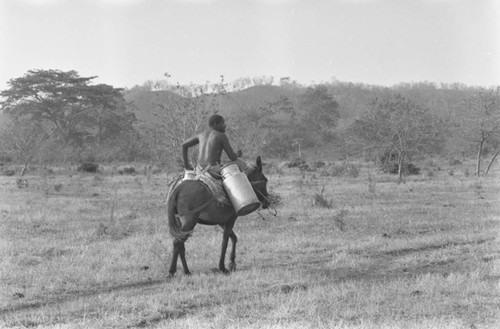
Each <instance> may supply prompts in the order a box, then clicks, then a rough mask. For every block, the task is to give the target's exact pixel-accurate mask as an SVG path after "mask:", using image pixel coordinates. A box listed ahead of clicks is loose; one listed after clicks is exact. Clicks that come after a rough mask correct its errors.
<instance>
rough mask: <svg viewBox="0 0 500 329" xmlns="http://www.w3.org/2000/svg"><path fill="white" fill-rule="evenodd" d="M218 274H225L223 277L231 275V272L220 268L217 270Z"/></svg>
mask: <svg viewBox="0 0 500 329" xmlns="http://www.w3.org/2000/svg"><path fill="white" fill-rule="evenodd" d="M219 272H221V273H222V274H225V275H228V274H231V271H229V270H228V269H227V268H225V267H224V268H220V269H219Z"/></svg>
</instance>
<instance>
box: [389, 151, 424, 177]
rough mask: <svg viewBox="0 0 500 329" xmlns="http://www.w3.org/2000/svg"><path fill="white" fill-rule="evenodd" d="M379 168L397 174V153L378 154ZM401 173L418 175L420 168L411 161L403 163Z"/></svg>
mask: <svg viewBox="0 0 500 329" xmlns="http://www.w3.org/2000/svg"><path fill="white" fill-rule="evenodd" d="M380 169H381V170H382V171H383V172H385V173H389V174H397V173H398V172H399V165H398V159H397V155H396V154H394V153H392V152H385V153H384V154H382V155H381V156H380ZM402 171H403V175H420V168H419V167H417V166H415V165H414V164H413V163H411V162H405V163H403V168H402Z"/></svg>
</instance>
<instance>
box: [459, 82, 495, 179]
mask: <svg viewBox="0 0 500 329" xmlns="http://www.w3.org/2000/svg"><path fill="white" fill-rule="evenodd" d="M461 110H462V111H461V113H460V114H461V115H460V119H461V120H460V123H459V133H461V134H463V136H464V137H465V138H466V139H467V140H468V142H469V144H472V145H473V146H474V147H475V149H476V175H477V176H478V177H479V176H480V175H481V159H482V156H483V153H484V150H485V147H486V146H490V147H492V148H495V147H498V144H500V89H499V88H497V89H479V90H477V91H476V92H475V93H474V94H473V95H471V96H470V97H468V98H467V99H466V100H465V102H464V106H463V107H462V108H461ZM495 158H496V155H495V156H494V157H493V159H492V161H494V159H495ZM490 166H491V163H490ZM490 166H488V167H490ZM488 169H489V168H488Z"/></svg>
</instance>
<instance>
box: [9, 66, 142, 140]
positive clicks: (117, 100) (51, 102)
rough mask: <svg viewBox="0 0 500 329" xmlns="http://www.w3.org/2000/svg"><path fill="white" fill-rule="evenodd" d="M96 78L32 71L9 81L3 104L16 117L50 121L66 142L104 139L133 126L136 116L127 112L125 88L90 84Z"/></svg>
mask: <svg viewBox="0 0 500 329" xmlns="http://www.w3.org/2000/svg"><path fill="white" fill-rule="evenodd" d="M95 78H96V77H80V76H79V74H78V73H77V72H76V71H68V72H63V71H59V70H31V71H28V73H26V74H25V75H24V76H23V77H20V78H16V79H11V80H10V81H9V82H8V85H9V86H10V88H9V89H7V90H4V91H1V92H0V96H2V97H3V98H4V100H3V101H1V102H0V106H1V108H2V110H3V111H5V112H6V113H7V114H9V115H11V116H12V117H14V118H21V117H23V118H27V119H28V120H30V121H47V122H50V123H51V124H52V125H53V129H54V130H55V131H56V133H57V135H58V137H59V139H60V140H61V141H62V142H63V144H73V145H82V144H83V143H84V142H85V141H88V140H89V139H90V140H92V139H97V140H98V141H101V140H102V137H103V136H104V135H108V136H112V135H116V134H118V133H119V131H120V130H121V129H126V128H128V127H130V125H131V123H132V122H133V121H134V119H135V116H134V115H133V113H131V112H128V111H127V108H126V106H125V100H124V98H123V95H122V93H121V89H118V88H113V87H112V86H109V85H105V84H99V85H90V82H91V80H93V79H95Z"/></svg>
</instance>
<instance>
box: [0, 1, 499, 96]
mask: <svg viewBox="0 0 500 329" xmlns="http://www.w3.org/2000/svg"><path fill="white" fill-rule="evenodd" d="M34 69H55V70H61V71H69V70H75V71H77V72H78V73H79V75H80V76H82V77H90V76H97V77H98V78H96V79H95V80H94V82H95V83H106V84H110V85H113V86H114V87H117V88H118V87H119V88H131V87H133V86H135V85H142V84H143V83H145V82H146V81H148V80H153V81H156V80H165V79H166V75H165V74H168V76H169V78H168V81H169V82H171V83H177V82H178V83H180V84H189V83H195V84H198V83H200V84H201V83H205V82H207V81H211V82H218V81H220V76H221V75H223V76H224V79H225V81H226V82H230V81H234V80H237V79H239V78H246V77H250V78H253V77H261V76H267V77H271V76H272V77H274V78H275V79H276V80H277V81H279V79H280V78H281V77H290V78H291V80H295V81H297V82H299V83H301V84H306V85H308V84H318V83H322V82H331V81H333V80H338V81H343V82H353V83H365V84H374V85H383V86H392V85H395V84H398V83H413V82H422V81H428V82H434V83H456V82H458V83H462V84H465V85H468V86H484V87H491V86H498V85H500V1H498V0H1V1H0V90H3V89H5V88H6V87H7V82H8V81H9V80H10V79H14V78H18V77H21V76H23V75H24V74H26V73H27V72H28V70H34Z"/></svg>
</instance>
